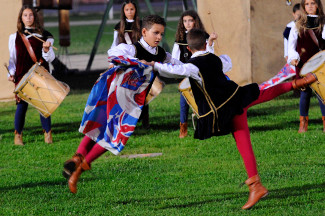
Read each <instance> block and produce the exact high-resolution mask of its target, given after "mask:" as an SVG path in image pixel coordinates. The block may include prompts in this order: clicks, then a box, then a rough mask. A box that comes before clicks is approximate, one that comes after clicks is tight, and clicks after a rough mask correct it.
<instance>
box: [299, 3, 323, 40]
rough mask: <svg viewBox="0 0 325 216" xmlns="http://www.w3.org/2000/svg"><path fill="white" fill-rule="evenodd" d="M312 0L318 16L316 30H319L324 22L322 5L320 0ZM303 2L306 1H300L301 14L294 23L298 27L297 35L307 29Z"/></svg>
mask: <svg viewBox="0 0 325 216" xmlns="http://www.w3.org/2000/svg"><path fill="white" fill-rule="evenodd" d="M314 1H315V3H316V5H317V11H316V15H318V18H317V20H316V21H317V22H318V27H317V31H318V32H321V31H322V29H323V26H324V24H325V16H324V10H323V5H322V2H321V0H314ZM305 3H306V0H302V1H301V3H300V7H301V9H300V10H301V15H300V18H299V19H298V21H297V23H296V27H297V29H298V32H299V35H300V34H301V33H303V32H305V31H306V30H307V12H306V9H305Z"/></svg>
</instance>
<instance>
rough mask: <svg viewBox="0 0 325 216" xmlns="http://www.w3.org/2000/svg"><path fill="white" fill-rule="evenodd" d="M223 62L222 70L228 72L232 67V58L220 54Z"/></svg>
mask: <svg viewBox="0 0 325 216" xmlns="http://www.w3.org/2000/svg"><path fill="white" fill-rule="evenodd" d="M219 58H220V60H221V62H222V72H223V73H226V72H228V71H230V70H231V69H232V62H231V58H230V57H229V56H228V55H220V56H219Z"/></svg>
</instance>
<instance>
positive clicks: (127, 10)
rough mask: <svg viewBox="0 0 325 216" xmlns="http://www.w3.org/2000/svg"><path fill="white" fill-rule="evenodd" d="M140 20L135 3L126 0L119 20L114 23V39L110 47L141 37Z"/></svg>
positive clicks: (128, 42)
mask: <svg viewBox="0 0 325 216" xmlns="http://www.w3.org/2000/svg"><path fill="white" fill-rule="evenodd" d="M140 28H141V22H140V19H139V16H138V9H137V5H136V4H135V2H134V1H132V0H126V1H124V3H123V4H122V8H121V21H120V22H119V23H117V24H116V25H115V28H114V39H113V43H112V46H111V48H113V47H115V46H117V45H119V44H120V43H126V44H133V43H135V42H137V41H138V40H139V39H140V37H141V32H140Z"/></svg>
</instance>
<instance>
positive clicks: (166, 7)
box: [163, 0, 168, 20]
mask: <svg viewBox="0 0 325 216" xmlns="http://www.w3.org/2000/svg"><path fill="white" fill-rule="evenodd" d="M167 12H168V0H165V6H164V13H163V17H164V19H165V20H166V18H167Z"/></svg>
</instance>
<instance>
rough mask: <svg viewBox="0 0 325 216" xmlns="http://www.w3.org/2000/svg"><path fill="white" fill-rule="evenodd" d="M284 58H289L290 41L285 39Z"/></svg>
mask: <svg viewBox="0 0 325 216" xmlns="http://www.w3.org/2000/svg"><path fill="white" fill-rule="evenodd" d="M283 47H284V57H286V56H288V40H287V38H283Z"/></svg>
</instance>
